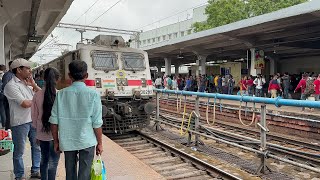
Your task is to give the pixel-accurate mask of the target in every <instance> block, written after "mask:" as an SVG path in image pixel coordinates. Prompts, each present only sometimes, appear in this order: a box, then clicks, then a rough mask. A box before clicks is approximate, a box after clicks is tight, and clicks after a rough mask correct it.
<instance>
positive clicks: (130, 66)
mask: <svg viewBox="0 0 320 180" xmlns="http://www.w3.org/2000/svg"><path fill="white" fill-rule="evenodd" d="M121 59H122V62H123V67H124V69H125V70H132V71H135V70H144V69H145V68H146V65H145V61H144V55H143V54H141V53H132V52H124V53H122V55H121Z"/></svg>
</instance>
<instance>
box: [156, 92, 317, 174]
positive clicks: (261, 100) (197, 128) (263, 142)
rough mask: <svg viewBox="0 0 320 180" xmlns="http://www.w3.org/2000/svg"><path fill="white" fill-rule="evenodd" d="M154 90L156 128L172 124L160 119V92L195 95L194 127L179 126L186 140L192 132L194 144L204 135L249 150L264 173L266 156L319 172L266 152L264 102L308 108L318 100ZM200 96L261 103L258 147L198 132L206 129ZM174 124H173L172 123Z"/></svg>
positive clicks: (259, 170)
mask: <svg viewBox="0 0 320 180" xmlns="http://www.w3.org/2000/svg"><path fill="white" fill-rule="evenodd" d="M154 91H155V92H156V105H157V107H156V123H155V126H156V129H159V127H160V122H162V123H165V124H168V125H172V124H170V123H167V122H164V121H162V120H160V94H176V95H182V96H196V100H195V114H196V115H195V122H194V125H195V128H194V130H188V129H187V128H184V127H183V126H181V130H182V129H185V130H188V131H189V132H188V133H189V136H188V142H189V143H190V142H191V137H192V134H195V145H196V146H197V145H198V142H199V137H200V136H204V137H207V138H210V139H214V140H216V141H220V142H223V143H226V144H229V145H232V146H235V147H239V148H242V149H245V150H248V151H251V152H255V153H257V154H258V155H259V156H260V159H261V164H260V166H259V167H258V169H257V173H260V172H262V173H265V172H266V170H267V165H266V159H267V158H273V159H276V160H279V161H282V162H286V163H289V164H292V165H295V166H298V167H302V168H305V169H308V170H311V171H314V172H318V173H320V169H319V168H315V167H312V166H309V165H305V164H301V163H298V162H295V161H292V160H289V159H285V158H282V157H278V156H275V155H272V154H269V153H268V149H267V132H269V129H268V128H267V124H266V104H273V105H275V106H276V107H280V106H293V107H309V108H320V101H306V100H292V99H282V98H280V97H278V98H263V97H252V96H238V95H225V94H217V93H201V92H191V91H175V90H164V89H154ZM200 97H206V98H214V99H215V100H216V99H219V100H221V99H225V100H234V101H240V102H252V103H261V111H260V114H261V115H260V122H259V123H257V125H258V126H259V127H260V149H259V150H257V149H253V148H251V147H247V146H243V145H240V144H238V143H235V142H229V141H227V140H224V139H220V138H217V137H213V136H208V135H205V134H203V133H201V132H200V128H203V129H206V128H205V127H204V126H202V125H201V124H200V123H199V121H200V112H199V104H200V101H199V98H200ZM173 126H174V125H173Z"/></svg>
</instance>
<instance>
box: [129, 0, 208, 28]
mask: <svg viewBox="0 0 320 180" xmlns="http://www.w3.org/2000/svg"><path fill="white" fill-rule="evenodd" d="M206 4H208V3H202V4H199V5H197V6H193V7H190V8H188V9H185V10H183V11H179V12H177V13H174V14H172V15H170V16H167V17H164V18H162V19H159V20H157V21H154V22H152V23H150V24H147V25H144V26H141V27H140V28H136V29H134V30H141V29H143V28H145V27H148V26H150V25H153V24H155V23H158V22H160V21H163V20H166V19H169V18H171V17H174V16H176V15H178V14H181V13H184V12H186V11H188V10H190V9H194V8H197V7H201V6H203V5H206Z"/></svg>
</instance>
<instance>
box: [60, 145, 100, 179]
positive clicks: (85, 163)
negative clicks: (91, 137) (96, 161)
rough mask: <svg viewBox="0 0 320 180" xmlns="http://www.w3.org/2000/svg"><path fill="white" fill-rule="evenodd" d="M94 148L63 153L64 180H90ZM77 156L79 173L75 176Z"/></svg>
mask: <svg viewBox="0 0 320 180" xmlns="http://www.w3.org/2000/svg"><path fill="white" fill-rule="evenodd" d="M94 152H95V147H94V146H92V147H89V148H86V149H82V150H79V151H64V156H65V166H66V180H90V172H91V166H92V161H93V158H94ZM78 154H79V171H78V174H77V161H78Z"/></svg>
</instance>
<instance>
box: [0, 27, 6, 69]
mask: <svg viewBox="0 0 320 180" xmlns="http://www.w3.org/2000/svg"><path fill="white" fill-rule="evenodd" d="M5 57H6V56H5V52H4V26H3V25H0V64H4V65H5V64H6V58H5Z"/></svg>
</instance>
